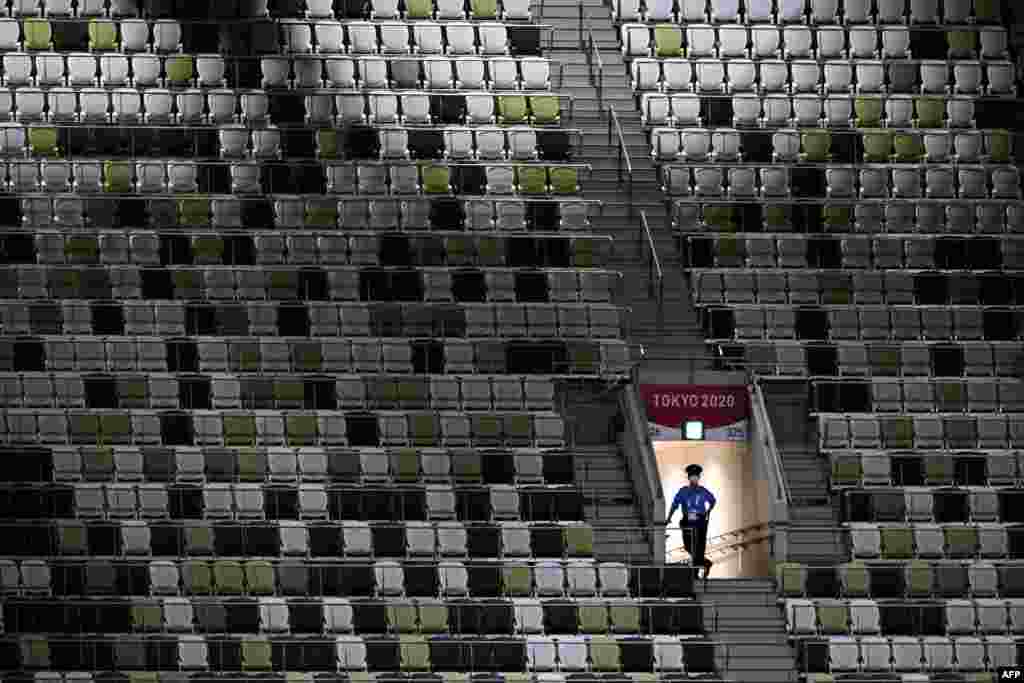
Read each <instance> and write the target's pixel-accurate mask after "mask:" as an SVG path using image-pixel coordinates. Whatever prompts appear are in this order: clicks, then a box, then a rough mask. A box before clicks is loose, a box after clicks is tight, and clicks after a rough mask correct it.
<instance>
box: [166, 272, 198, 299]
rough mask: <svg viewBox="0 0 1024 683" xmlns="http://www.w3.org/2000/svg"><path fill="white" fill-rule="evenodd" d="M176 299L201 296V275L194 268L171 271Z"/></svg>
mask: <svg viewBox="0 0 1024 683" xmlns="http://www.w3.org/2000/svg"><path fill="white" fill-rule="evenodd" d="M171 281H172V282H173V283H174V296H175V298H176V299H197V298H199V297H201V296H202V289H203V276H202V273H199V272H196V271H194V270H174V271H172V272H171Z"/></svg>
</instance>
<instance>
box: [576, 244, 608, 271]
mask: <svg viewBox="0 0 1024 683" xmlns="http://www.w3.org/2000/svg"><path fill="white" fill-rule="evenodd" d="M603 245H604V242H597V241H595V240H593V239H591V238H589V237H581V238H578V239H575V240H573V242H572V262H573V265H574V266H575V267H576V268H600V267H601V266H603V265H604V260H603V259H602V258H600V257H599V253H600V252H601V251H602V249H601V246H603Z"/></svg>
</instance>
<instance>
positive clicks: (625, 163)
mask: <svg viewBox="0 0 1024 683" xmlns="http://www.w3.org/2000/svg"><path fill="white" fill-rule="evenodd" d="M612 144H614V145H615V150H616V157H617V162H616V169H617V170H618V179H619V184H620V185H621V184H622V171H623V168H625V171H626V195H627V196H628V197H629V212H630V218H632V216H633V162H632V161H631V160H630V158H629V148H628V147H626V138H625V137H624V136H623V135H622V125H621V124H620V123H619V115H618V114H617V113H616V112H615V107H611V106H610V107H608V145H609V146H611V145H612Z"/></svg>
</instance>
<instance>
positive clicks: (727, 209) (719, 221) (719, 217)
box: [703, 205, 736, 232]
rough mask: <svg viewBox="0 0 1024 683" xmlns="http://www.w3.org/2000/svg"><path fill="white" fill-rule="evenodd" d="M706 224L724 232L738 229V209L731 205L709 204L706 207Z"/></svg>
mask: <svg viewBox="0 0 1024 683" xmlns="http://www.w3.org/2000/svg"><path fill="white" fill-rule="evenodd" d="M703 216H704V225H706V226H708V227H709V228H711V229H713V230H720V231H722V232H735V231H736V211H735V209H734V208H733V207H731V206H718V205H708V206H705V207H704V214H703Z"/></svg>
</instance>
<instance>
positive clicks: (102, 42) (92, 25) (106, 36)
mask: <svg viewBox="0 0 1024 683" xmlns="http://www.w3.org/2000/svg"><path fill="white" fill-rule="evenodd" d="M118 47H119V45H118V42H117V24H115V23H114V22H112V21H104V20H101V19H90V20H89V49H90V50H116V49H117V48H118Z"/></svg>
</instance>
